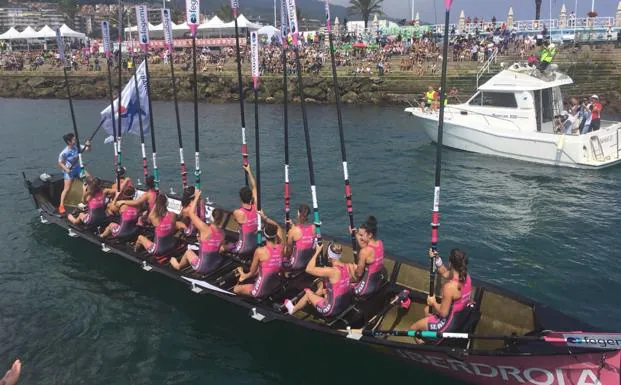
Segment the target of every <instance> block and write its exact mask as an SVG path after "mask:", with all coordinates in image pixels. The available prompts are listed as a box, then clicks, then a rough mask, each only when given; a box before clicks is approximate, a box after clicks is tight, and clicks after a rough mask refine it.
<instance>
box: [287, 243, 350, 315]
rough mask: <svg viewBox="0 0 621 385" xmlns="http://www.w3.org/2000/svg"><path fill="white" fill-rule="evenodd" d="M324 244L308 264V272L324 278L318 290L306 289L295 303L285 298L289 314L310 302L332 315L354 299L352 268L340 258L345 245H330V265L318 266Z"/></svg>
mask: <svg viewBox="0 0 621 385" xmlns="http://www.w3.org/2000/svg"><path fill="white" fill-rule="evenodd" d="M322 249H323V246H317V247H316V248H315V254H313V257H312V258H311V260H310V261H309V262H308V265H306V272H307V273H309V274H311V275H314V276H315V277H320V278H323V281H322V282H320V283H319V285H318V287H317V290H315V292H313V291H312V290H311V289H304V291H305V292H306V293H305V294H304V296H303V297H302V298H301V299H300V300H299V301H298V303H296V304H295V306H294V304H293V302H291V300H289V299H287V300H285V307H286V308H287V311H288V312H289V314H295V313H296V312H297V311H298V310H300V309H302V308H303V307H305V306H306V305H308V304H309V303H311V304H313V306H315V309H317V311H318V312H319V314H321V315H322V316H326V317H327V316H331V315H335V314H338V313H340V312H342V311H343V310H345V308H346V307H347V305H349V302H350V301H351V299H352V296H353V289H352V286H351V284H350V283H349V281H350V279H351V273H350V272H351V270H349V269H348V268H347V265H345V264H343V263H341V262H340V261H339V259H340V258H341V254H342V252H343V247H342V246H341V245H339V244H336V243H331V244H330V245H329V246H328V261H329V266H325V267H318V266H316V261H317V257H318V256H319V254H320V253H321V251H322Z"/></svg>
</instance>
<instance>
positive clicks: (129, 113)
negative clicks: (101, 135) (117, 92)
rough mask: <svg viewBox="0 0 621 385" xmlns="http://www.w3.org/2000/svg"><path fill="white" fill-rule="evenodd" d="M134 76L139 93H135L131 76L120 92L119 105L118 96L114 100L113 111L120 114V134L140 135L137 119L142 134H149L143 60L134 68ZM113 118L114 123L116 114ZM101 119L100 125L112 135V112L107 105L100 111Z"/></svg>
mask: <svg viewBox="0 0 621 385" xmlns="http://www.w3.org/2000/svg"><path fill="white" fill-rule="evenodd" d="M136 76H137V77H138V92H139V94H140V95H136V84H135V82H134V77H133V76H132V77H131V78H130V79H129V82H128V83H127V85H126V86H125V88H124V89H123V92H122V93H121V105H120V106H119V99H118V98H117V99H115V100H114V112H115V114H119V113H120V114H121V135H125V134H127V133H130V134H134V135H140V122H139V120H138V119H142V129H143V131H144V134H145V135H148V134H149V127H150V126H149V99H148V98H147V82H148V79H147V73H146V70H145V65H144V62H142V64H140V66H139V67H138V69H137V70H136ZM138 104H140V106H138ZM114 119H116V121H115V124H116V122H118V115H115V117H114ZM101 120H103V121H104V123H103V125H102V127H103V129H104V130H105V131H106V132H107V133H108V134H109V135H112V133H113V131H112V114H111V112H110V106H109V105H108V107H106V108H105V109H104V110H103V111H101Z"/></svg>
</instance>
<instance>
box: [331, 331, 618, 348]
mask: <svg viewBox="0 0 621 385" xmlns="http://www.w3.org/2000/svg"><path fill="white" fill-rule="evenodd" d="M341 331H343V332H349V333H352V334H361V335H363V336H365V337H386V336H394V337H415V338H430V339H441V338H449V339H462V340H496V341H508V342H548V343H554V344H566V345H567V346H571V347H582V348H589V349H591V348H592V349H604V350H621V333H611V334H602V333H597V334H592V333H585V332H547V333H548V334H553V335H545V336H542V335H540V336H518V335H509V336H507V335H478V334H469V333H441V332H432V331H417V330H376V331H371V330H361V329H351V330H342V329H341Z"/></svg>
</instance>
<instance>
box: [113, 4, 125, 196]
mask: <svg viewBox="0 0 621 385" xmlns="http://www.w3.org/2000/svg"><path fill="white" fill-rule="evenodd" d="M118 11H119V16H118V27H119V31H118V32H119V61H118V63H119V84H118V90H117V92H118V97H119V106H118V111H117V113H118V121H117V125H116V126H117V127H118V130H116V135H117V136H116V138H114V139H115V140H114V146H116V154H117V159H116V162H115V163H116V192H117V193H118V192H120V191H121V178H120V176H119V171H120V170H121V165H122V162H123V159H122V155H121V137H122V135H123V134H122V131H123V126H122V124H121V123H122V119H123V116H122V115H121V112H122V111H121V94H122V91H123V84H122V82H123V80H122V78H121V77H122V71H123V65H122V62H123V50H122V49H121V47H122V45H123V13H124V11H123V1H122V0H119V10H118ZM113 116H114V115H113ZM113 120H114V119H113ZM113 128H114V126H113ZM113 134H114V133H113Z"/></svg>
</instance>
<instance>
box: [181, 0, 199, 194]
mask: <svg viewBox="0 0 621 385" xmlns="http://www.w3.org/2000/svg"><path fill="white" fill-rule="evenodd" d="M185 6H186V18H187V20H186V22H187V24H188V26H189V27H190V33H191V34H192V67H193V71H192V78H193V80H194V82H193V88H192V90H193V94H194V177H195V181H194V186H195V187H196V188H197V189H200V188H201V165H200V146H199V135H198V80H197V76H196V30H197V28H198V24H199V22H200V20H199V17H200V1H199V0H186V2H185Z"/></svg>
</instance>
